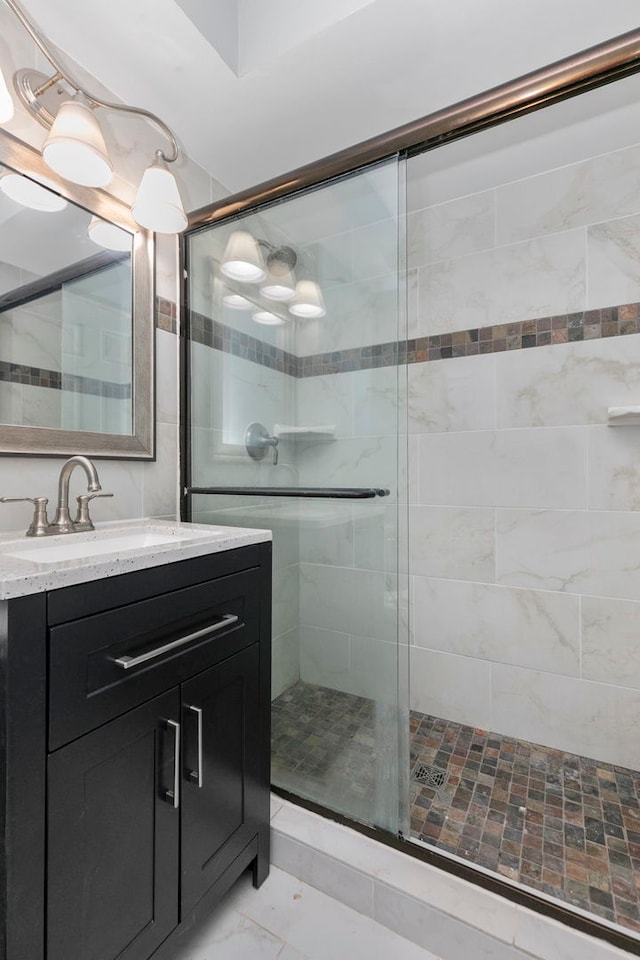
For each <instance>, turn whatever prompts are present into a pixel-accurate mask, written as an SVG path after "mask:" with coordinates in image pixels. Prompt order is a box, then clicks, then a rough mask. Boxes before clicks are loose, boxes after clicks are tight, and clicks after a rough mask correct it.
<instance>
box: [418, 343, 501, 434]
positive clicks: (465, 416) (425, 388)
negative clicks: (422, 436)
mask: <svg viewBox="0 0 640 960" xmlns="http://www.w3.org/2000/svg"><path fill="white" fill-rule="evenodd" d="M495 371H496V357H495V355H488V356H479V357H457V358H452V359H450V360H446V361H444V362H442V363H411V364H409V366H408V376H409V396H408V408H409V432H410V433H439V432H444V431H455V430H490V429H491V428H492V427H494V426H495Z"/></svg>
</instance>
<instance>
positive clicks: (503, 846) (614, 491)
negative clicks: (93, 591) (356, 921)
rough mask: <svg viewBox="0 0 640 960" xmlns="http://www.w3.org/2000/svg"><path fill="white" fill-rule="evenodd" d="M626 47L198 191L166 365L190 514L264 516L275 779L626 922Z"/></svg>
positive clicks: (556, 900)
mask: <svg viewBox="0 0 640 960" xmlns="http://www.w3.org/2000/svg"><path fill="white" fill-rule="evenodd" d="M639 64H640V36H636V35H635V34H634V35H633V36H632V39H630V38H622V40H621V42H619V43H615V42H613V41H612V43H611V44H609V45H604V47H603V48H602V49H601V50H600V51H599V53H598V56H596V55H595V54H594V55H589V54H585V55H581V56H579V57H577V58H574V60H572V61H571V62H567V65H566V67H559V68H549V69H548V70H547V71H546V72H545V71H541V73H540V74H539V75H536V76H535V77H532V79H531V82H530V83H529V85H528V86H527V84H524V85H523V84H517V83H514V84H513V85H512V86H507V87H505V88H504V89H499V90H498V91H495V92H492V93H490V94H487V95H484V96H482V97H479V98H477V99H475V100H473V101H470V102H469V103H468V104H465V105H463V106H462V107H460V108H452V109H451V111H450V113H449V114H447V115H446V116H445V115H435V117H434V118H432V119H429V118H427V119H426V120H425V121H424V124H423V127H422V139H423V142H419V134H420V130H419V129H418V127H419V125H414V126H413V127H411V128H407V129H406V130H404V131H398V132H395V133H394V134H392V135H390V136H389V137H388V138H387V139H386V140H384V138H381V139H380V141H377V142H375V143H372V144H370V145H369V147H368V148H367V149H363V150H361V151H360V152H358V151H357V150H356V149H355V148H354V151H353V152H352V153H351V154H349V153H348V152H347V153H346V154H345V155H344V156H343V157H342V158H341V160H340V162H338V161H336V160H335V159H334V158H329V161H327V162H326V163H325V164H324V165H323V166H322V171H321V173H320V174H317V175H316V180H315V181H314V179H313V175H312V174H310V173H309V170H307V169H303V170H302V171H301V172H300V176H299V177H297V178H296V177H295V176H292V177H289V178H283V179H282V181H280V182H279V183H276V184H275V185H273V184H271V185H269V184H267V185H263V187H262V188H257V189H256V191H254V196H251V191H248V192H247V194H246V195H239V196H238V197H237V198H233V199H232V201H230V202H223V203H222V204H220V205H218V210H217V211H216V210H213V211H200V212H198V213H197V214H196V215H195V216H194V217H193V218H192V229H191V231H190V233H189V234H188V237H187V240H186V244H185V263H186V267H187V274H188V279H187V281H186V288H187V289H186V307H187V311H186V327H187V329H186V337H185V348H186V349H185V365H184V370H185V377H184V384H185V395H187V396H188V404H187V410H186V413H187V428H186V432H185V436H186V444H185V456H184V465H185V474H184V485H185V490H186V491H187V492H186V494H185V500H184V511H185V516H187V517H189V518H191V519H193V520H195V521H198V522H205V523H224V524H233V525H243V526H256V527H264V526H266V527H269V528H271V529H272V531H273V537H274V619H273V636H274V658H273V689H272V694H273V710H272V724H273V729H272V744H273V754H272V758H273V759H272V779H273V783H274V786H275V787H276V788H279V789H281V790H284V791H287V792H288V793H289V794H293V795H295V796H297V797H299V798H301V799H302V800H303V801H304V800H309V801H313V802H314V803H315V804H319V805H320V806H322V807H324V808H326V809H327V810H329V811H336V812H338V813H341V814H344V815H346V816H347V817H348V818H349V819H350V820H351V821H354V822H357V823H362V824H367V825H371V826H374V827H377V828H380V830H381V831H383V832H384V833H385V834H388V835H393V836H395V837H400V838H402V839H403V840H404V841H406V842H405V843H404V844H403V846H404V848H405V849H410V850H411V851H412V852H413V853H414V854H415V855H418V856H424V857H428V858H430V859H432V860H433V859H434V858H435V859H437V861H438V862H439V864H440V865H441V866H442V867H443V868H444V869H453V870H457V871H458V872H460V871H461V872H463V873H464V874H465V875H466V876H467V877H468V878H469V879H475V880H476V882H480V883H483V884H486V885H491V886H492V888H493V889H500V890H501V891H502V892H503V893H504V895H505V896H507V897H509V896H511V897H518V898H519V899H520V901H521V902H522V898H523V897H524V899H525V901H526V902H527V903H528V904H529V905H530V906H533V907H534V908H538V909H544V910H546V911H547V912H550V913H552V914H554V915H555V916H558V917H559V918H561V919H562V920H563V921H564V922H568V923H571V924H573V925H575V926H580V925H581V924H582V926H583V927H584V928H585V929H587V928H588V929H590V930H591V932H593V924H592V923H591V921H592V920H596V921H597V922H598V923H599V924H600V925H601V935H603V936H607V937H608V938H609V939H613V940H616V941H617V942H619V943H621V944H623V945H624V946H626V947H627V948H628V949H632V950H637V944H638V940H637V936H638V934H640V895H639V890H640V793H639V791H640V753H639V750H638V729H639V728H640V657H638V653H637V635H638V624H640V588H639V587H638V583H640V579H639V577H638V574H639V572H640V520H639V515H638V510H639V509H640V467H639V466H638V464H639V463H640V459H639V456H640V455H639V453H638V450H639V447H638V443H639V441H640V378H639V376H638V369H639V368H638V364H639V362H640V266H639V264H640V134H638V133H636V131H640V106H639V104H640V81H639V76H638V73H637V71H638V69H639ZM563 71H564V72H563ZM616 72H617V73H619V74H620V75H621V79H618V80H617V82H616V83H610V84H607V85H604V80H605V79H611V78H612V77H613V76H614V75H615V74H616ZM625 73H627V74H629V75H628V76H622V75H623V74H625ZM580 83H583V84H584V86H585V90H586V88H589V90H588V92H584V93H583V94H582V95H581V96H579V97H572V98H569V99H564V94H565V93H566V92H567V91H571V92H575V90H576V88H577V87H579V85H580ZM563 84H564V86H563ZM591 88H593V89H591ZM543 89H544V90H546V91H547V96H548V98H549V105H548V106H546V108H545V109H544V110H540V111H538V112H535V113H531V114H528V115H526V116H522V115H521V112H522V109H523V106H524V107H526V106H527V104H528V103H530V104H533V103H534V102H535V103H539V97H540V91H541V90H543ZM527 96H529V97H530V101H527ZM509 111H511V112H512V114H513V116H512V118H511V119H510V120H509V122H508V123H503V124H501V125H496V119H497V118H498V117H500V118H501V119H505V117H506V116H507V115H508V113H509ZM483 118H484V120H483ZM481 128H482V129H481ZM471 132H473V134H474V135H473V136H467V137H465V138H462V134H463V133H471ZM403 137H404V140H405V142H404V147H405V148H406V149H405V150H404V152H402V153H401V154H397V153H394V154H393V155H391V156H389V155H387V156H386V157H385V158H384V159H380V158H381V157H382V155H383V153H384V144H385V143H386V145H387V147H388V153H389V154H391V152H392V149H393V150H396V149H400V148H401V147H402V146H403V143H402V141H403ZM425 147H429V149H428V150H426V149H425ZM356 156H357V157H358V158H359V159H360V160H361V161H362V162H363V163H364V161H367V160H377V162H371V163H368V164H367V165H364V166H360V167H358V168H357V169H349V166H351V168H353V167H354V166H355V161H354V158H355V157H356ZM350 159H351V163H350ZM340 163H341V164H342V169H340ZM338 173H339V174H340V176H337V175H336V174H338ZM287 181H288V182H289V184H291V183H293V184H295V185H296V187H297V189H296V191H292V190H291V187H290V186H289V187H287ZM302 187H305V188H306V189H302ZM239 263H243V264H244V265H245V266H244V267H241V268H240V270H241V271H242V269H244V270H247V269H253V270H254V274H253V277H254V279H253V281H252V282H247V278H246V274H245V275H244V279H243V276H242V274H241V272H240V273H238V264H239ZM234 271H235V275H234ZM474 871H475V872H474ZM585 918H590V919H585Z"/></svg>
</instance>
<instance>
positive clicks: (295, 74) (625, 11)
mask: <svg viewBox="0 0 640 960" xmlns="http://www.w3.org/2000/svg"><path fill="white" fill-rule="evenodd" d="M23 2H24V5H25V7H26V8H27V9H28V10H29V12H30V13H31V15H32V16H33V17H34V18H35V20H36V21H37V22H38V23H39V24H40V26H41V27H42V29H43V31H44V33H45V34H46V35H47V36H49V37H50V38H51V39H52V40H53V41H54V42H55V43H56V44H58V46H59V47H60V48H61V49H63V50H64V51H66V52H67V53H68V54H69V55H70V56H71V57H73V58H74V59H75V60H76V61H77V62H78V63H80V64H81V65H82V66H84V67H86V68H87V69H88V70H90V71H91V73H92V74H93V75H94V76H95V77H97V78H98V79H99V80H100V81H101V82H102V83H104V84H105V85H106V86H108V87H109V88H110V89H111V90H113V92H114V93H115V94H116V95H117V96H119V97H121V98H122V99H123V100H125V101H127V102H129V103H133V104H135V105H138V106H144V107H147V108H149V109H151V110H153V111H155V112H156V113H158V114H159V115H160V116H162V117H163V118H164V119H165V120H166V121H167V122H168V123H169V124H170V125H171V126H172V127H173V128H174V129H175V131H176V133H177V135H178V137H179V139H180V141H181V144H182V146H183V147H184V149H185V150H186V152H187V153H188V154H189V155H190V156H191V157H192V158H193V159H194V160H195V161H196V162H197V163H199V164H200V165H201V166H203V167H204V168H205V169H206V170H208V171H209V173H211V174H212V175H213V176H215V177H216V178H217V179H219V180H220V181H221V182H222V183H224V184H225V185H226V186H227V187H228V188H229V189H230V190H232V191H236V190H239V189H242V188H244V187H246V186H251V185H252V184H255V183H258V182H260V181H262V180H265V179H268V178H270V177H272V176H275V175H277V174H280V173H283V172H285V171H287V170H291V169H293V168H295V167H297V166H299V165H301V164H303V163H307V162H309V161H312V160H315V159H318V158H319V157H322V156H325V155H327V154H329V153H332V152H334V151H336V150H339V149H342V148H343V147H346V146H349V145H351V144H353V143H357V142H358V141H360V140H364V139H366V138H368V137H371V136H374V135H375V134H377V133H381V132H383V131H385V130H389V129H391V128H393V127H395V126H398V125H400V124H402V123H406V122H409V121H411V120H414V119H416V118H418V117H420V116H423V115H425V114H427V113H430V112H432V111H433V110H436V109H438V108H439V107H442V106H445V105H447V104H449V103H453V102H455V101H457V100H460V99H462V98H464V97H467V96H470V95H472V94H474V93H477V92H479V91H481V90H483V89H487V88H488V87H491V86H494V85H495V84H498V83H501V82H504V81H507V80H509V79H512V78H513V77H516V76H519V75H521V74H523V73H526V72H528V71H530V70H533V69H536V68H537V67H540V66H543V65H545V64H546V63H549V62H551V61H553V60H556V59H559V58H560V57H563V56H567V55H569V54H571V53H574V52H576V51H578V50H580V49H583V48H585V47H588V46H590V45H592V44H595V43H598V42H600V41H602V40H605V39H608V38H610V37H612V36H615V35H617V34H620V33H623V32H625V31H626V30H631V29H636V28H637V27H638V26H639V25H640V24H639V20H640V18H639V17H638V3H637V0H609V2H608V3H602V0H535V2H531V0H448V2H446V3H444V2H436V0H373V2H366V0H344V3H343V5H342V12H341V11H340V2H339V0H326V5H325V0H210V2H205V0H180V3H181V4H182V6H183V7H184V8H185V9H188V10H189V14H190V16H187V14H186V13H185V9H182V8H181V6H180V5H179V4H178V2H176V0H134V2H133V3H132V2H131V0H108V2H105V0H83V3H81V4H79V3H78V2H77V0H23ZM294 5H295V8H297V9H298V15H295V9H294ZM214 8H216V9H217V10H219V11H221V16H220V22H219V37H218V38H217V40H216V22H215V18H212V17H211V10H212V9H214ZM304 8H306V9H307V11H308V22H302V20H301V18H300V15H299V13H300V9H304ZM225 9H226V10H227V13H228V14H229V16H230V17H231V20H229V16H227V17H225V16H222V13H224V11H225ZM345 9H347V10H348V11H349V13H348V15H346V16H344V15H343V13H344V10H345ZM207 11H208V13H207ZM234 15H235V16H236V20H235V21H234V20H233V16H234ZM190 17H192V18H193V19H190ZM203 17H204V19H202V18H203ZM194 21H195V22H194ZM196 23H199V25H200V29H199V28H198V26H196ZM234 23H235V27H234V26H233V24H234ZM234 29H235V31H236V32H235V33H234ZM201 31H203V32H201ZM205 34H206V36H205ZM207 38H209V39H207ZM216 47H217V48H218V49H216ZM218 50H222V51H223V54H224V55H221V54H220V53H219V52H218ZM234 56H235V57H236V59H235V61H234ZM225 58H226V59H225ZM228 61H229V62H232V64H233V66H229V63H228ZM233 67H235V69H234V68H233ZM236 71H237V72H236ZM238 73H239V74H240V75H238Z"/></svg>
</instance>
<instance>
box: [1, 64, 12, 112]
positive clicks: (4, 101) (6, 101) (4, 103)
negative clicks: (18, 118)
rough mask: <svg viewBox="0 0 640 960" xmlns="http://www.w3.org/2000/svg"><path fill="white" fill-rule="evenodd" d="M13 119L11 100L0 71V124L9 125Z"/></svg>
mask: <svg viewBox="0 0 640 960" xmlns="http://www.w3.org/2000/svg"><path fill="white" fill-rule="evenodd" d="M12 118H13V99H12V97H11V94H10V93H9V88H8V86H7V81H6V80H5V79H4V75H3V73H2V70H0V123H9V120H11V119H12Z"/></svg>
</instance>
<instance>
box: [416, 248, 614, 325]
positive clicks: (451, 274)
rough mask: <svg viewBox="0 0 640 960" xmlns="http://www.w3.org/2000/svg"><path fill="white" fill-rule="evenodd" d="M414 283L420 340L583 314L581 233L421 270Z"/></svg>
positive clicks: (445, 261) (441, 263) (583, 275)
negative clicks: (509, 324) (416, 281)
mask: <svg viewBox="0 0 640 960" xmlns="http://www.w3.org/2000/svg"><path fill="white" fill-rule="evenodd" d="M419 283H420V292H419V303H418V310H419V327H418V329H419V334H420V336H429V335H433V334H443V333H451V332H452V331H454V330H467V329H469V328H472V327H487V326H491V325H494V324H502V323H505V324H508V323H513V322H514V321H518V320H530V319H532V318H533V317H547V316H551V315H552V314H557V313H573V312H575V311H576V310H583V309H584V307H585V243H584V233H583V231H582V230H569V231H567V232H566V233H563V234H554V235H551V236H549V237H543V238H540V239H537V240H530V241H525V242H523V243H518V244H514V245H512V246H508V247H499V248H498V249H495V250H488V251H485V252H483V253H476V254H472V255H470V256H467V257H460V258H458V259H455V260H444V261H442V262H440V263H436V264H433V265H432V266H428V267H422V268H421V269H420V278H419ZM620 302H626V301H620Z"/></svg>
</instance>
